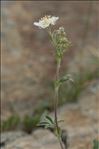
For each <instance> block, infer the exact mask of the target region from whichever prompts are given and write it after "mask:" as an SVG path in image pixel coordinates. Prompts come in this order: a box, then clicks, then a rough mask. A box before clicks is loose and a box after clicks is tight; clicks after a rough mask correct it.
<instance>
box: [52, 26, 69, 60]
mask: <svg viewBox="0 0 99 149" xmlns="http://www.w3.org/2000/svg"><path fill="white" fill-rule="evenodd" d="M53 40H54V44H55V46H56V54H57V56H58V57H60V58H61V57H62V55H63V53H64V52H65V51H66V50H67V48H68V47H69V46H70V42H69V40H68V39H67V37H66V33H65V31H64V28H63V27H60V28H59V29H58V30H55V31H54V32H53Z"/></svg>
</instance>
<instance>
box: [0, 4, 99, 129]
mask: <svg viewBox="0 0 99 149" xmlns="http://www.w3.org/2000/svg"><path fill="white" fill-rule="evenodd" d="M44 15H54V16H59V20H58V21H57V24H56V26H55V28H58V27H60V26H63V27H64V28H65V31H66V33H67V36H68V38H69V40H70V41H71V43H72V46H71V47H70V48H69V50H68V52H67V53H66V54H65V55H64V59H63V62H62V67H61V75H62V74H64V73H65V74H66V73H71V74H72V76H73V78H74V80H75V86H71V85H67V84H65V85H64V86H63V87H62V89H61V92H60V102H59V105H60V106H62V105H63V104H66V103H67V104H72V103H76V102H78V101H79V103H80V105H81V107H83V109H86V108H87V110H88V108H89V109H90V107H88V105H89V103H91V109H92V108H93V109H98V107H97V108H96V106H97V104H96V105H95V104H93V103H97V102H98V101H99V18H98V16H99V2H98V1H2V2H1V47H2V50H1V64H2V72H1V79H2V80H1V104H2V106H1V116H2V117H1V118H2V121H7V120H9V118H12V117H11V116H13V115H17V116H18V117H20V118H23V117H24V116H25V117H26V116H28V115H30V116H33V115H35V113H36V115H37V116H38V117H39V115H40V114H41V113H42V112H43V111H44V110H45V109H47V110H49V111H52V110H53V107H52V102H51V101H52V100H53V80H54V76H55V71H56V63H55V59H54V48H53V46H52V45H51V43H50V40H49V37H48V35H47V33H46V32H45V31H44V30H41V29H38V28H37V27H36V26H34V25H33V22H34V21H38V20H39V19H40V18H41V17H43V16H44ZM83 99H84V100H83ZM91 99H92V100H91ZM86 106H87V107H86ZM93 106H94V107H93ZM91 109H90V110H91ZM89 113H90V112H89ZM95 115H96V114H95ZM18 117H17V118H18ZM17 118H15V119H17ZM12 119H13V118H12ZM36 120H37V119H36ZM5 123H6V122H5ZM5 123H4V124H5ZM5 125H6V124H5ZM5 125H4V126H3V128H2V129H3V130H10V129H11V124H10V126H5ZM8 125H9V124H8ZM12 128H16V127H12ZM29 131H31V130H29Z"/></svg>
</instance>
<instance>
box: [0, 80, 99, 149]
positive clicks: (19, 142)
mask: <svg viewBox="0 0 99 149" xmlns="http://www.w3.org/2000/svg"><path fill="white" fill-rule="evenodd" d="M98 82H99V80H97V81H94V82H92V84H91V86H90V87H89V88H88V89H86V92H84V93H82V95H81V97H80V100H79V101H78V102H77V103H69V104H66V105H64V106H63V107H61V108H60V109H59V110H58V118H59V120H64V122H62V123H61V124H60V126H61V127H62V128H63V129H65V130H67V132H68V143H69V149H92V142H93V140H94V139H95V138H97V139H99V83H98ZM52 115H53V113H52ZM1 140H2V142H5V145H4V147H2V149H60V147H59V143H58V141H57V139H56V138H55V136H54V135H53V134H52V133H51V132H49V131H48V130H43V129H37V130H35V131H34V132H33V133H32V134H31V135H27V134H26V133H24V132H21V131H18V132H16V131H15V132H6V133H3V134H2V135H1Z"/></svg>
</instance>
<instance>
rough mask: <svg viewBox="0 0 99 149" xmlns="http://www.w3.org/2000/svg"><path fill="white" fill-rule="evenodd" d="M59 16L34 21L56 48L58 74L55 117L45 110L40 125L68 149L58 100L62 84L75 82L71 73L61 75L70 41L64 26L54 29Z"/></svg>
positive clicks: (56, 77) (55, 81)
mask: <svg viewBox="0 0 99 149" xmlns="http://www.w3.org/2000/svg"><path fill="white" fill-rule="evenodd" d="M58 19H59V17H55V16H45V17H43V18H41V19H40V20H39V22H34V25H35V26H37V27H39V28H40V29H45V30H46V31H47V32H48V34H49V36H50V39H51V42H52V44H53V46H54V48H55V60H56V64H57V65H56V76H55V80H54V90H55V97H54V119H53V118H52V117H51V116H49V115H48V113H47V112H45V113H44V114H43V115H42V116H41V119H40V122H39V124H38V126H41V127H44V128H47V129H49V130H51V131H52V132H53V133H54V134H55V136H56V137H57V138H58V140H59V143H60V147H61V149H64V148H65V149H67V132H66V130H62V129H61V128H60V127H59V122H60V121H59V120H58V115H57V108H58V101H59V89H60V86H61V85H62V84H63V83H64V82H66V81H71V82H73V80H72V78H71V76H70V75H64V76H63V77H60V67H61V62H62V58H63V55H64V53H65V52H66V51H67V50H68V48H69V46H70V44H71V43H70V42H69V40H68V38H67V36H66V33H65V30H64V28H63V27H59V29H57V30H56V29H55V30H54V29H53V28H52V26H54V25H55V24H56V21H57V20H58Z"/></svg>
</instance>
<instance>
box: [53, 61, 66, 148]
mask: <svg viewBox="0 0 99 149" xmlns="http://www.w3.org/2000/svg"><path fill="white" fill-rule="evenodd" d="M60 65H61V60H59V61H57V69H56V81H58V80H59V72H60ZM58 98H59V87H55V101H54V111H55V124H56V131H57V135H58V140H59V143H60V146H61V149H64V147H63V144H62V141H61V138H60V130H59V126H58V118H57V108H58Z"/></svg>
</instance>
